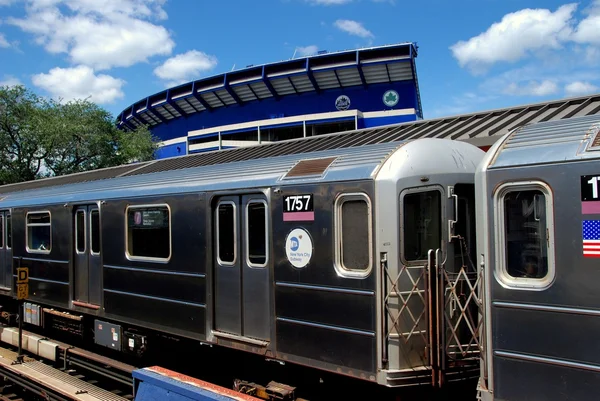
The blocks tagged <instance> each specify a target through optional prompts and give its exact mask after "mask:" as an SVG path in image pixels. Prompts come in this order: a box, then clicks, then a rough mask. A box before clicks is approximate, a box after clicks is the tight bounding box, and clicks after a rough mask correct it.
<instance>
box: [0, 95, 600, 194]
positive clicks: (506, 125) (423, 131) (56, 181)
mask: <svg viewBox="0 0 600 401" xmlns="http://www.w3.org/2000/svg"><path fill="white" fill-rule="evenodd" d="M595 114H600V94H596V95H592V96H584V97H577V98H570V99H562V100H556V101H550V102H545V103H537V104H530V105H524V106H517V107H511V108H506V109H498V110H491V111H484V112H480V113H472V114H463V115H458V116H451V117H444V118H438V119H432V120H420V121H416V122H409V123H401V124H394V125H389V126H382V127H376V128H365V129H360V130H353V131H346V132H341V133H335V134H327V135H317V136H311V137H307V138H298V139H290V140H285V141H278V142H273V143H268V144H262V145H256V146H248V147H241V148H234V149H226V150H215V151H210V152H206V153H197V154H193V155H186V156H180V157H172V158H168V159H161V160H154V161H149V162H142V163H133V164H129V165H124V166H118V167H110V168H105V169H99V170H93V171H87V172H83V173H77V174H70V175H64V176H58V177H52V178H46V179H39V180H33V181H27V182H21V183H16V184H8V185H4V186H0V194H8V193H11V192H18V191H25V190H31V189H37V188H44V187H50V186H53V185H67V184H73V183H77V182H88V181H95V180H102V179H107V178H113V177H124V176H131V175H138V174H150V173H155V172H160V171H169V170H178V169H184V168H191V167H198V166H207V165H216V164H225V163H232V162H237V161H241V160H249V159H260V158H265V157H275V156H283V155H291V154H302V153H308V152H314V151H317V150H328V149H335V148H348V147H355V146H364V145H370V144H375V143H385V142H395V141H403V140H408V139H416V138H450V139H454V140H464V141H468V142H471V143H473V144H474V145H476V146H481V147H487V146H490V145H492V144H493V143H494V142H495V141H497V140H498V139H499V138H500V137H501V136H502V135H504V134H506V133H508V132H509V131H511V130H512V129H514V128H517V127H519V126H523V125H526V124H532V123H535V122H542V121H556V120H563V119H568V118H573V117H580V116H589V115H595Z"/></svg>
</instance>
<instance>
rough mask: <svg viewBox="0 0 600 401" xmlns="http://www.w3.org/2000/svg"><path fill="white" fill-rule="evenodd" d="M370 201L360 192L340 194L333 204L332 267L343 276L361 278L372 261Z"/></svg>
mask: <svg viewBox="0 0 600 401" xmlns="http://www.w3.org/2000/svg"><path fill="white" fill-rule="evenodd" d="M371 219H372V217H371V202H370V200H369V198H368V196H367V195H365V194H360V193H351V194H343V195H342V196H340V197H339V198H338V199H337V200H336V205H335V225H336V227H335V244H336V247H335V251H336V263H335V267H336V269H337V271H338V273H339V274H340V275H342V276H347V277H365V276H367V275H368V274H369V272H370V270H371V265H372V260H373V250H372V236H373V234H372V229H371V227H372V224H371Z"/></svg>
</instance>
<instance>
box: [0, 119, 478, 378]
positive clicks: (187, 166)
mask: <svg viewBox="0 0 600 401" xmlns="http://www.w3.org/2000/svg"><path fill="white" fill-rule="evenodd" d="M375 134H376V132H371V131H369V130H365V131H361V130H358V131H353V132H350V133H339V134H333V135H325V136H318V137H309V138H305V139H300V140H290V141H285V142H277V143H271V144H263V145H258V146H252V147H245V148H237V149H229V150H223V151H215V152H212V153H204V154H195V155H187V156H182V157H178V158H173V159H163V160H157V161H151V162H144V163H137V164H136V163H134V164H130V165H126V166H119V167H115V168H108V169H103V170H97V171H91V172H86V173H80V174H73V175H67V176H61V177H54V178H49V179H42V180H36V181H30V182H24V183H19V184H12V185H6V186H3V187H0V220H1V224H0V225H1V227H2V229H1V231H2V234H1V237H2V244H1V245H2V247H1V255H0V273H1V274H0V291H2V294H3V297H4V299H5V300H6V299H9V298H13V299H14V298H15V297H18V290H19V286H18V285H17V283H16V278H17V276H16V274H17V270H16V269H17V268H19V267H27V268H28V272H29V281H28V298H27V300H26V308H27V311H28V313H29V315H27V316H29V318H27V319H26V320H25V322H26V326H29V327H33V326H35V325H39V326H40V327H41V328H53V329H64V331H68V332H69V333H71V334H72V335H80V336H85V335H89V333H92V334H91V335H92V336H93V341H94V342H95V343H96V344H97V345H100V346H105V347H108V348H111V349H113V350H116V351H118V352H123V353H134V354H136V353H143V352H144V350H147V349H150V348H151V347H152V346H153V344H152V338H153V333H164V334H168V335H169V336H172V337H173V338H187V339H193V340H197V341H199V342H202V343H205V344H209V345H212V346H213V347H229V348H230V349H231V348H234V349H236V350H239V351H236V352H248V353H254V354H258V355H262V356H264V357H265V358H269V359H270V360H274V361H281V362H284V363H286V364H298V365H301V366H303V367H308V368H310V369H320V370H324V371H328V372H332V373H334V374H336V375H344V376H345V377H351V378H353V379H354V378H355V379H357V380H361V381H367V382H373V383H378V384H380V385H382V386H387V387H395V386H398V387H400V386H408V385H420V384H426V385H428V386H441V385H443V384H444V382H445V381H446V380H448V381H451V380H459V379H464V378H467V377H470V378H473V380H476V379H477V377H478V374H479V348H478V347H479V345H478V340H477V334H478V332H477V330H478V329H477V324H478V323H477V319H478V318H477V317H478V305H477V298H476V296H475V292H474V291H475V289H476V285H477V283H478V278H477V271H476V270H477V268H476V265H475V260H476V255H475V244H476V242H475V241H476V238H475V202H474V196H475V195H474V191H475V189H474V178H475V171H476V168H477V166H478V164H479V163H480V161H481V160H482V159H483V157H484V155H485V153H484V152H483V151H482V150H480V149H479V148H477V147H475V146H472V145H470V144H467V143H464V142H459V141H452V140H444V139H419V140H413V141H395V140H393V138H392V137H390V140H387V141H386V140H382V138H381V137H380V136H377V135H375Z"/></svg>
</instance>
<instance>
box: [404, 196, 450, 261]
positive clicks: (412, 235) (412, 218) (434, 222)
mask: <svg viewBox="0 0 600 401" xmlns="http://www.w3.org/2000/svg"><path fill="white" fill-rule="evenodd" d="M402 205H403V210H402V216H403V230H402V256H403V259H404V261H405V262H416V261H426V260H427V255H428V253H429V250H431V249H432V250H434V251H435V250H436V249H440V248H441V246H442V195H441V192H440V191H438V190H431V191H421V192H409V193H406V194H405V195H404V196H403V197H402Z"/></svg>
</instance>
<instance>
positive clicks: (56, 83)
mask: <svg viewBox="0 0 600 401" xmlns="http://www.w3.org/2000/svg"><path fill="white" fill-rule="evenodd" d="M31 80H32V82H33V84H34V85H35V86H37V87H39V88H42V89H44V90H46V91H48V92H49V93H50V94H51V95H52V96H53V97H55V98H62V99H63V100H67V101H68V100H73V99H83V98H87V97H91V101H93V102H95V103H99V104H102V103H112V102H113V101H115V100H116V99H120V98H122V97H123V91H122V90H121V88H122V86H123V85H124V84H125V81H123V80H121V79H117V78H113V77H111V76H110V75H105V74H99V75H96V74H94V71H93V70H92V69H91V68H90V67H88V66H83V65H80V66H77V67H73V68H59V67H56V68H53V69H51V70H50V71H49V72H48V73H47V74H37V75H34V76H33V77H32V79H31Z"/></svg>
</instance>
